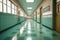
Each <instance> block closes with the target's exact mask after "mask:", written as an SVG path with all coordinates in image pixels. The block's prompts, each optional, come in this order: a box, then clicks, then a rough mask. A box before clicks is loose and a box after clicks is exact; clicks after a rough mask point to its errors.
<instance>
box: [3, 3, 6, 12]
mask: <svg viewBox="0 0 60 40" xmlns="http://www.w3.org/2000/svg"><path fill="white" fill-rule="evenodd" d="M3 12H6V5H5V4H3Z"/></svg>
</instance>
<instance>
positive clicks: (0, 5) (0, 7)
mask: <svg viewBox="0 0 60 40" xmlns="http://www.w3.org/2000/svg"><path fill="white" fill-rule="evenodd" d="M0 12H2V3H1V2H0Z"/></svg>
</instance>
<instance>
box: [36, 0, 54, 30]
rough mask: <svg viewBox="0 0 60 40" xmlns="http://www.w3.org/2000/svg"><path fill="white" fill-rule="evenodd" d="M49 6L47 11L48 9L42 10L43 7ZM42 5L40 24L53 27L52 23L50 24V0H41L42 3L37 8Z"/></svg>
mask: <svg viewBox="0 0 60 40" xmlns="http://www.w3.org/2000/svg"><path fill="white" fill-rule="evenodd" d="M48 6H49V8H50V10H49V11H48V9H46V12H44V9H45V8H47V7H48ZM41 7H42V24H43V25H45V26H47V27H49V28H52V29H53V27H52V26H53V24H52V22H53V21H52V20H53V19H52V0H44V1H42V3H41V4H40V6H39V8H38V9H39V10H40V8H41ZM38 9H37V10H38Z"/></svg>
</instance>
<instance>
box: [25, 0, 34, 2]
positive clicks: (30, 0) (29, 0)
mask: <svg viewBox="0 0 60 40" xmlns="http://www.w3.org/2000/svg"><path fill="white" fill-rule="evenodd" d="M26 2H34V0H26Z"/></svg>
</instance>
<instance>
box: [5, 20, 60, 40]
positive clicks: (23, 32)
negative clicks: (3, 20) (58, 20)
mask: <svg viewBox="0 0 60 40" xmlns="http://www.w3.org/2000/svg"><path fill="white" fill-rule="evenodd" d="M16 28H17V27H16ZM41 31H42V33H40V32H41ZM41 31H40V24H38V23H36V22H35V21H33V20H31V19H29V20H27V21H26V23H25V24H24V25H23V26H22V27H21V29H20V31H19V32H17V33H16V34H15V35H14V36H13V37H12V38H11V37H8V38H6V39H7V40H60V34H59V33H57V32H55V31H51V30H50V29H48V28H46V27H43V26H42V29H41ZM7 34H8V33H7ZM9 38H10V39H9ZM6 39H5V40H6Z"/></svg>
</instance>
